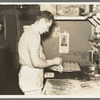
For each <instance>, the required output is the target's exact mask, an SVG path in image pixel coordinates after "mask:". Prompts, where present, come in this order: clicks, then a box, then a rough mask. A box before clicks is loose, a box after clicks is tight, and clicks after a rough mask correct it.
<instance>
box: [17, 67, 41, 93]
mask: <svg viewBox="0 0 100 100" xmlns="http://www.w3.org/2000/svg"><path fill="white" fill-rule="evenodd" d="M34 73H35V72H34V70H32V68H29V67H28V66H21V69H20V71H19V74H18V77H19V87H20V89H21V90H22V92H23V93H24V94H25V95H43V93H42V87H38V83H35V82H36V79H37V78H34V77H37V76H35V75H34ZM33 76H34V77H33Z"/></svg>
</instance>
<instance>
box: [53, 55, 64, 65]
mask: <svg viewBox="0 0 100 100" xmlns="http://www.w3.org/2000/svg"><path fill="white" fill-rule="evenodd" d="M53 61H54V64H55V65H60V64H61V63H62V58H60V57H56V58H54V59H53Z"/></svg>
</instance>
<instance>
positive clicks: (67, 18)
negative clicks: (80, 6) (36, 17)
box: [55, 16, 87, 20]
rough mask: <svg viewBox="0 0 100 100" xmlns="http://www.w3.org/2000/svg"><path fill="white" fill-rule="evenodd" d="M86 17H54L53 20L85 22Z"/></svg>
mask: <svg viewBox="0 0 100 100" xmlns="http://www.w3.org/2000/svg"><path fill="white" fill-rule="evenodd" d="M86 18H87V16H75V17H73V16H67V17H66V16H55V20H85V19H86Z"/></svg>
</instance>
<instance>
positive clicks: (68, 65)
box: [62, 62, 81, 72]
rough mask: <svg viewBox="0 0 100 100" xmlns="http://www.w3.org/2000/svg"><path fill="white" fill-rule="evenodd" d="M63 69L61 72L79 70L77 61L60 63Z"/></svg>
mask: <svg viewBox="0 0 100 100" xmlns="http://www.w3.org/2000/svg"><path fill="white" fill-rule="evenodd" d="M62 66H63V71H62V72H76V71H81V69H80V66H79V63H77V62H64V63H63V64H62Z"/></svg>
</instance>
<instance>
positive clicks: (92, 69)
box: [89, 64, 96, 75]
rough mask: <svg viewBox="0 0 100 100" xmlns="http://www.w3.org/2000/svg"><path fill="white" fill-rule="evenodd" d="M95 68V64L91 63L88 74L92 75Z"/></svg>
mask: <svg viewBox="0 0 100 100" xmlns="http://www.w3.org/2000/svg"><path fill="white" fill-rule="evenodd" d="M95 69H96V66H95V65H94V64H91V65H90V66H89V74H90V75H94V74H95Z"/></svg>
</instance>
